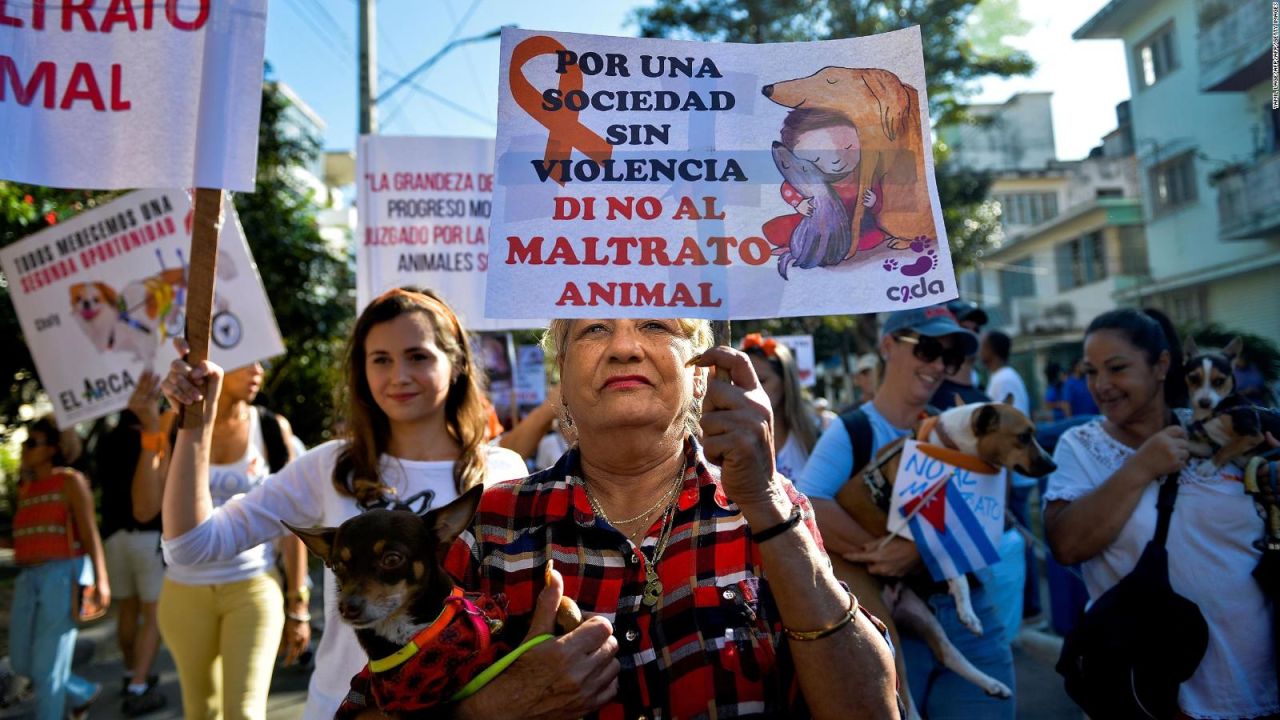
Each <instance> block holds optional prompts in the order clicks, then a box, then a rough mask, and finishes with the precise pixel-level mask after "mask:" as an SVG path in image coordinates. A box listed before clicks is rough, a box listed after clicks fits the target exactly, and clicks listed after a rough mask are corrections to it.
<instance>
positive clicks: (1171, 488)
mask: <svg viewBox="0 0 1280 720" xmlns="http://www.w3.org/2000/svg"><path fill="white" fill-rule="evenodd" d="M1177 499H1178V476H1177V475H1176V474H1174V475H1165V476H1164V482H1163V483H1161V484H1160V494H1159V495H1157V496H1156V534H1155V537H1153V538H1152V539H1151V542H1153V543H1155V544H1156V545H1158V546H1160V547H1164V541H1165V539H1167V538H1168V537H1169V519H1170V518H1171V517H1172V516H1173V503H1174V501H1176V500H1177Z"/></svg>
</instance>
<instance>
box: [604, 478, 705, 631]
mask: <svg viewBox="0 0 1280 720" xmlns="http://www.w3.org/2000/svg"><path fill="white" fill-rule="evenodd" d="M685 469H686V465H684V464H682V465H681V466H680V472H679V473H677V474H676V479H675V483H674V484H673V485H672V488H671V489H670V490H668V491H667V492H666V493H664V494H663V495H662V497H660V498H658V502H657V503H655V504H654V505H653V506H652V507H650V508H649V509H648V510H646V511H644V513H642V514H640V515H637V516H635V517H633V518H631V519H630V520H622V521H619V522H614V521H611V520H609V516H608V515H606V514H605V512H604V508H602V507H600V503H598V502H596V499H595V496H594V495H592V494H591V487H590V486H589V485H587V484H586V483H583V485H582V487H583V488H584V489H585V490H586V491H587V502H589V503H591V509H592V510H593V511H594V512H595V513H596V514H597V515H599V516H600V517H602V518H604V521H605V522H607V523H609V524H610V525H614V526H617V525H618V524H623V525H625V524H627V523H629V522H635V521H636V520H642V519H644V518H646V517H648V516H649V514H651V513H652V512H653V511H654V510H656V509H658V506H659V505H661V504H662V503H663V502H666V503H667V507H666V509H665V510H663V512H662V518H663V519H662V531H661V532H660V533H659V534H658V544H657V545H655V546H654V550H653V559H652V560H650V561H649V562H648V563H647V564H646V565H645V568H644V594H643V595H642V596H641V598H640V601H641V602H643V603H644V604H645V607H649V608H652V607H654V606H655V605H657V604H658V601H659V600H661V599H662V589H663V588H662V581H661V580H659V579H658V561H659V560H661V559H662V555H663V553H665V552H666V551H667V543H668V541H669V540H670V539H671V528H672V527H673V526H674V525H675V522H674V521H675V517H676V513H675V510H676V502H675V501H676V493H677V491H678V490H679V489H680V487H681V486H683V485H684V472H685ZM646 527H647V526H646ZM639 533H640V531H639V530H637V531H636V534H639ZM630 539H631V541H632V542H633V543H634V542H635V535H632V536H631V537H630Z"/></svg>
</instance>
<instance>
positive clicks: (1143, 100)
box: [1075, 0, 1280, 340]
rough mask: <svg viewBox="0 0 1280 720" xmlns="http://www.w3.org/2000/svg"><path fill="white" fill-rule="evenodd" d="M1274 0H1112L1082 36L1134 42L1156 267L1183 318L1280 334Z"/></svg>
mask: <svg viewBox="0 0 1280 720" xmlns="http://www.w3.org/2000/svg"><path fill="white" fill-rule="evenodd" d="M1271 27H1272V23H1271V3H1270V2H1267V1H1266V0H1112V2H1110V3H1108V4H1107V5H1106V6H1105V7H1103V8H1102V9H1101V10H1100V11H1098V13H1097V14H1096V15H1094V17H1093V18H1091V19H1090V20H1089V21H1088V22H1087V23H1085V24H1084V25H1083V26H1082V27H1081V28H1079V29H1078V30H1077V31H1076V32H1075V37H1076V38H1077V39H1118V40H1121V41H1123V42H1124V46H1125V55H1126V58H1127V59H1128V64H1127V72H1128V75H1129V83H1130V87H1131V91H1132V100H1131V108H1132V125H1133V137H1134V149H1135V151H1136V153H1137V158H1138V166H1139V167H1138V170H1139V172H1138V175H1139V180H1140V182H1141V184H1142V196H1143V204H1142V212H1143V217H1144V219H1145V224H1146V234H1147V242H1148V245H1149V249H1150V252H1149V255H1150V270H1151V273H1150V278H1149V279H1148V280H1146V281H1144V282H1140V283H1137V284H1135V285H1134V286H1132V287H1128V288H1121V289H1119V294H1118V298H1119V299H1120V300H1121V301H1123V302H1126V303H1131V304H1142V305H1149V306H1156V307H1161V308H1162V309H1164V310H1165V311H1167V312H1168V313H1169V314H1170V316H1171V317H1172V318H1173V319H1174V321H1175V322H1176V323H1179V324H1181V325H1184V326H1185V325H1201V324H1204V323H1209V322H1213V323H1218V324H1221V325H1222V326H1224V327H1226V328H1228V329H1232V330H1239V331H1247V332H1253V333H1257V334H1259V335H1262V336H1265V337H1268V338H1271V339H1274V340H1280V313H1277V312H1276V310H1275V306H1276V305H1277V304H1280V283H1277V282H1276V280H1275V273H1276V272H1277V270H1280V202H1277V200H1278V199H1280V155H1278V154H1277V145H1278V143H1277V139H1278V138H1280V114H1278V111H1277V110H1276V108H1275V104H1274V103H1273V98H1272V87H1271V64H1270V62H1271V55H1270V50H1271V35H1270V33H1271Z"/></svg>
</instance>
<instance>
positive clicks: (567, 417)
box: [560, 398, 573, 427]
mask: <svg viewBox="0 0 1280 720" xmlns="http://www.w3.org/2000/svg"><path fill="white" fill-rule="evenodd" d="M560 407H561V409H562V410H563V412H562V415H563V416H564V417H563V418H562V419H561V422H563V423H564V424H565V425H567V426H569V427H573V414H572V413H570V412H569V403H568V402H565V400H564V399H563V398H562V399H561V400H560Z"/></svg>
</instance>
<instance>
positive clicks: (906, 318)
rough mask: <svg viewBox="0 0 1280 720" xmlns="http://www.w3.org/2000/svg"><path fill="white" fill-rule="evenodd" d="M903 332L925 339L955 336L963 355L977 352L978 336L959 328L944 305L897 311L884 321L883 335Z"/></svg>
mask: <svg viewBox="0 0 1280 720" xmlns="http://www.w3.org/2000/svg"><path fill="white" fill-rule="evenodd" d="M903 330H910V331H912V332H914V333H917V334H920V335H925V336H927V337H943V336H944V335H955V336H957V337H956V341H957V342H958V343H960V347H961V349H962V350H964V354H965V355H973V354H974V353H976V352H978V336H977V335H974V334H973V333H971V332H969V331H968V330H966V329H964V328H962V327H960V325H959V323H957V322H956V316H955V315H953V314H952V313H951V311H950V310H948V309H947V306H946V305H930V306H928V307H922V308H915V309H912V310H899V311H898V312H895V313H893V314H892V315H890V316H889V317H888V318H887V319H886V320H885V321H884V331H883V334H884V335H891V334H893V333H896V332H901V331H903Z"/></svg>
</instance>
